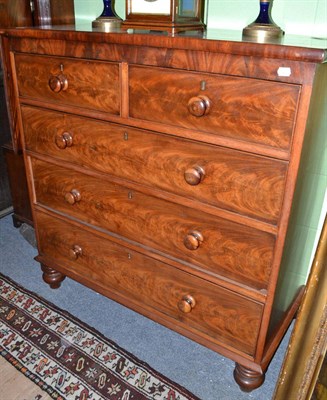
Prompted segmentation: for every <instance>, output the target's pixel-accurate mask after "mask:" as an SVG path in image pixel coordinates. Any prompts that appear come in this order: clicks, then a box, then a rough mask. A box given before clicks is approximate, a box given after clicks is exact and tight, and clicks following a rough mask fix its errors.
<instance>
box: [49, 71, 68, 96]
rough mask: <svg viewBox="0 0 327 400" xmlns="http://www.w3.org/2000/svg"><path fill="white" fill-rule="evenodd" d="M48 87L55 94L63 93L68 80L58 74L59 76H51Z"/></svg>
mask: <svg viewBox="0 0 327 400" xmlns="http://www.w3.org/2000/svg"><path fill="white" fill-rule="evenodd" d="M49 87H50V89H51V90H52V91H53V92H55V93H59V92H61V91H62V92H64V91H65V90H67V88H68V79H67V77H66V75H64V74H60V75H56V76H55V75H53V76H51V78H50V79H49Z"/></svg>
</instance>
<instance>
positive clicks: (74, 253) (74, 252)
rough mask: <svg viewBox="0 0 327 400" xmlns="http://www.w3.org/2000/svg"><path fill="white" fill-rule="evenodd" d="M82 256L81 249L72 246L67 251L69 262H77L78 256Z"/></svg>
mask: <svg viewBox="0 0 327 400" xmlns="http://www.w3.org/2000/svg"><path fill="white" fill-rule="evenodd" d="M81 255H82V247H80V246H78V245H77V244H74V246H73V247H72V248H71V249H69V258H70V259H71V260H77V259H78V257H79V256H81Z"/></svg>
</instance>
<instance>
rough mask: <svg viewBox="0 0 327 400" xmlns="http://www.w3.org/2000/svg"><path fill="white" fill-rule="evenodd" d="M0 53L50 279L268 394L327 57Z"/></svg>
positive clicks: (158, 48) (70, 35)
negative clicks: (171, 337) (295, 212)
mask: <svg viewBox="0 0 327 400" xmlns="http://www.w3.org/2000/svg"><path fill="white" fill-rule="evenodd" d="M207 36H208V37H209V34H207ZM2 47H3V52H4V56H5V61H6V62H5V67H6V76H10V77H11V78H10V79H8V80H7V89H8V93H9V94H10V99H11V105H12V106H11V109H10V111H11V121H12V126H13V128H14V129H13V133H14V140H15V141H19V139H20V138H21V140H22V143H23V149H24V154H25V160H26V166H27V170H28V182H29V190H30V197H31V201H32V203H33V217H34V221H35V225H36V231H37V237H38V249H39V255H38V256H37V260H38V261H39V262H40V263H41V265H42V270H43V272H44V275H43V277H44V280H45V281H46V282H47V283H49V284H50V286H51V287H53V288H57V287H59V286H60V283H61V281H62V280H63V279H64V277H65V276H66V275H68V276H70V277H71V278H73V279H76V280H78V281H80V282H82V283H83V284H85V285H88V286H90V287H92V288H94V289H96V290H97V291H99V292H101V293H103V294H105V295H107V296H109V297H111V298H112V299H114V300H116V301H119V302H121V303H122V304H124V305H126V306H128V307H130V308H132V309H134V310H136V311H138V312H141V313H143V314H144V315H146V316H148V317H150V318H152V319H154V320H155V321H158V322H160V323H162V324H164V325H166V326H168V327H170V328H172V329H174V330H176V331H177V332H179V333H181V334H183V335H185V336H187V337H189V338H191V339H193V340H196V341H198V342H199V343H201V344H203V345H205V346H208V347H209V348H211V349H213V350H215V351H218V352H220V353H221V354H223V355H225V356H227V357H230V358H231V359H233V360H235V361H236V368H235V372H234V376H235V379H236V381H237V382H238V384H239V385H240V386H241V388H242V389H243V390H252V389H254V388H256V387H258V386H260V385H261V384H262V382H263V380H264V373H265V370H266V368H267V366H268V364H269V362H270V360H271V358H272V356H273V354H274V352H275V350H276V348H277V347H278V344H279V342H280V340H281V338H282V337H283V335H284V333H285V331H286V329H287V327H288V325H289V323H290V321H291V319H292V318H293V316H294V314H295V312H296V310H297V308H298V304H299V302H300V299H301V296H302V292H303V290H302V288H301V287H298V286H294V285H293V282H292V275H291V274H289V273H288V272H289V271H288V269H289V268H290V266H289V265H284V264H283V263H282V262H281V260H282V254H283V249H284V246H285V239H286V232H287V227H288V221H289V216H290V211H291V206H292V201H293V194H294V188H295V184H296V177H297V172H298V169H299V164H300V155H301V150H302V147H303V141H304V137H305V136H306V137H307V138H308V139H309V140H313V139H314V136H313V135H315V134H316V133H317V132H318V130H319V129H322V125H321V124H320V120H319V116H315V118H311V112H312V110H314V109H315V108H316V105H317V104H315V101H316V100H315V99H316V98H319V97H320V96H324V95H326V86H325V85H323V84H322V82H323V80H324V79H326V73H327V70H326V65H323V64H322V63H323V61H324V60H325V58H326V52H325V51H324V50H321V49H314V48H306V47H300V46H297V47H294V46H287V45H269V44H262V45H258V44H255V43H244V42H240V41H236V40H234V41H227V40H216V39H210V38H206V39H202V38H200V37H187V36H183V35H181V36H176V37H173V38H172V37H167V36H165V35H158V34H156V35H151V34H149V35H145V34H144V35H140V34H135V35H133V34H126V33H119V32H117V33H110V34H104V33H98V32H89V33H87V32H78V31H76V32H75V31H74V30H70V28H69V27H66V28H65V27H63V28H62V29H61V30H60V29H58V28H55V29H49V30H44V29H43V30H37V29H25V30H8V31H6V32H5V33H4V34H3V35H2ZM310 103H311V106H310V108H309V105H310ZM16 110H18V112H16ZM305 133H306V135H305ZM288 245H291V244H290V243H289V244H288ZM278 281H280V282H282V285H280V284H278ZM285 288H286V290H287V294H288V297H285V291H284V289H285ZM281 303H283V307H281V306H280V304H281Z"/></svg>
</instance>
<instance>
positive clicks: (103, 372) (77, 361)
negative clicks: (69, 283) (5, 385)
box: [0, 274, 200, 400]
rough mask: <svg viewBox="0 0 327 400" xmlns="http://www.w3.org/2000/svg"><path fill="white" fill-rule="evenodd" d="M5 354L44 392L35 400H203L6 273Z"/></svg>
mask: <svg viewBox="0 0 327 400" xmlns="http://www.w3.org/2000/svg"><path fill="white" fill-rule="evenodd" d="M0 355H1V356H2V357H3V359H5V360H6V361H7V362H9V363H10V364H11V366H10V368H12V366H14V367H15V369H16V370H15V371H19V375H21V374H23V375H24V376H25V377H27V378H29V380H30V381H32V382H34V384H36V385H37V386H38V389H41V390H42V393H43V394H44V396H42V394H38V395H37V396H35V397H33V398H35V399H43V398H53V399H57V400H64V399H72V400H87V399H92V400H100V399H112V400H143V399H157V400H161V399H162V400H200V399H198V398H197V397H196V396H194V395H193V394H191V393H190V392H188V391H187V390H186V389H184V388H182V387H181V386H179V385H177V384H176V383H174V382H172V381H170V380H169V379H167V378H166V377H164V376H163V375H161V374H159V373H158V372H156V371H155V370H153V369H152V368H151V367H150V366H149V365H147V364H145V363H144V362H142V361H140V360H138V359H137V358H136V357H134V356H133V355H132V354H130V353H128V352H127V351H125V350H123V349H122V348H120V347H119V346H117V345H116V344H115V343H114V342H112V341H110V340H109V339H107V338H105V337H104V336H103V335H102V334H100V333H99V332H97V331H96V330H94V329H93V328H91V327H89V326H87V325H86V324H85V323H83V322H81V321H79V320H78V319H76V318H75V317H73V316H72V315H71V314H69V313H67V312H65V311H62V310H60V309H59V308H57V307H56V306H54V305H53V304H51V303H49V302H47V301H46V300H44V299H42V298H40V297H39V296H37V295H36V294H34V293H31V292H29V291H28V290H26V289H24V288H22V287H21V286H19V285H17V284H16V283H15V282H13V281H12V280H10V279H9V278H7V277H4V276H3V275H1V274H0ZM0 359H1V357H0ZM1 361H2V362H3V360H1ZM7 362H5V364H8V363H7ZM0 365H1V364H0ZM8 367H9V364H8ZM12 369H13V368H12ZM1 375H2V378H1V379H2V380H4V374H1ZM24 379H26V378H24ZM1 386H2V385H1ZM17 386H18V385H17ZM17 386H16V387H15V388H14V390H17V389H16V388H17ZM0 390H2V389H0ZM23 392H24V391H23ZM2 394H3V393H2ZM16 394H17V393H16ZM24 396H25V397H24V399H25V398H26V394H25V393H24ZM0 397H1V396H0ZM17 398H23V397H17Z"/></svg>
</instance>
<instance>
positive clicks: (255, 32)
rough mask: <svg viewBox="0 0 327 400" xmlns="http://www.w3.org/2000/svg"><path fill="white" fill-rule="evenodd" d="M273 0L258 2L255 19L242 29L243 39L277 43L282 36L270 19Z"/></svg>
mask: <svg viewBox="0 0 327 400" xmlns="http://www.w3.org/2000/svg"><path fill="white" fill-rule="evenodd" d="M272 3H273V0H260V11H259V15H258V17H257V19H256V20H255V21H254V22H252V24H250V25H248V26H247V27H245V28H244V29H243V39H244V40H250V41H256V42H279V40H280V39H281V38H282V36H283V35H284V32H283V31H282V29H280V27H279V26H277V25H276V24H275V22H274V21H273V19H272V17H271V8H272Z"/></svg>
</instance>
